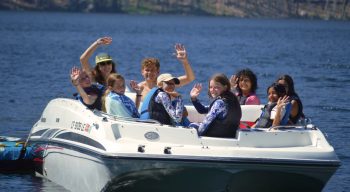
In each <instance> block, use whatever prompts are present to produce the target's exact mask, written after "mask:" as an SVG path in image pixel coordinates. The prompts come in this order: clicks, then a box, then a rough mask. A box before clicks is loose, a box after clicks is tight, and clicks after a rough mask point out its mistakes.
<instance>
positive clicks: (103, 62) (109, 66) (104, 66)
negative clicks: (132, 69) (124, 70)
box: [80, 37, 117, 86]
mask: <svg viewBox="0 0 350 192" xmlns="http://www.w3.org/2000/svg"><path fill="white" fill-rule="evenodd" d="M111 43H112V38H111V37H101V38H98V39H97V40H96V41H94V42H93V43H92V44H91V45H90V46H89V47H88V48H87V49H86V50H85V51H84V53H83V54H82V55H81V56H80V63H81V66H82V68H83V70H84V71H85V72H86V73H87V74H88V76H89V77H90V80H91V81H92V82H93V83H97V84H100V85H103V86H106V80H107V78H108V76H109V74H112V73H116V72H117V71H116V69H115V67H116V63H115V62H114V61H113V59H112V57H111V56H110V55H109V54H107V53H99V54H97V55H96V57H95V64H96V65H95V66H94V67H93V68H91V65H90V63H89V59H90V57H91V56H92V55H93V54H94V52H95V51H96V49H97V48H98V47H100V46H107V45H110V44H111Z"/></svg>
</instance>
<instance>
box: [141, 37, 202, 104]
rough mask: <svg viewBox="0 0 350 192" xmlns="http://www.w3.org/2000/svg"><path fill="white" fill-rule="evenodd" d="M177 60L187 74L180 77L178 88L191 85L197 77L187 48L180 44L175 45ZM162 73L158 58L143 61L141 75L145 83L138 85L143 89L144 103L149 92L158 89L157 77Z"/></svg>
mask: <svg viewBox="0 0 350 192" xmlns="http://www.w3.org/2000/svg"><path fill="white" fill-rule="evenodd" d="M175 51H176V54H175V55H176V58H177V59H178V60H179V61H180V62H181V63H182V65H183V68H184V70H185V74H184V75H181V76H179V77H178V79H179V80H180V83H179V84H177V85H176V87H182V86H184V85H187V84H189V83H191V82H192V81H193V80H194V79H195V75H194V73H193V70H192V67H191V65H190V63H189V60H188V57H187V51H186V49H185V46H184V45H182V44H179V43H176V44H175ZM159 73H160V62H159V60H158V59H156V58H145V59H143V60H142V64H141V74H142V76H143V78H144V81H142V82H140V83H139V84H138V85H139V86H140V87H141V89H142V93H141V95H142V98H141V101H143V100H144V99H145V97H146V95H147V94H148V92H149V91H150V90H151V89H153V88H157V77H158V75H159Z"/></svg>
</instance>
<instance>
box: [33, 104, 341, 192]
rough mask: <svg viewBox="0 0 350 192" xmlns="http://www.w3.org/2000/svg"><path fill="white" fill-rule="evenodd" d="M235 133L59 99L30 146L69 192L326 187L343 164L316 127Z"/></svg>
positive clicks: (47, 172) (42, 166)
mask: <svg viewBox="0 0 350 192" xmlns="http://www.w3.org/2000/svg"><path fill="white" fill-rule="evenodd" d="M77 122H78V123H77ZM237 135H238V136H237V138H236V139H225V138H208V137H198V135H197V134H196V130H194V129H185V128H175V127H169V126H162V125H158V124H153V123H140V122H135V120H122V119H114V118H110V117H108V116H106V115H104V114H101V113H99V112H95V113H93V112H91V111H89V110H87V109H85V108H84V107H83V106H82V105H81V104H79V103H78V102H75V101H72V100H68V99H56V100H53V101H52V102H51V103H50V104H49V105H48V107H47V108H46V109H45V111H44V113H43V116H42V117H41V119H40V120H39V122H38V123H37V124H36V125H35V126H34V127H33V130H32V135H31V137H30V144H31V145H33V146H37V147H38V149H40V150H37V151H40V153H38V156H39V157H40V158H41V159H42V163H41V164H40V163H39V164H38V167H37V171H38V172H39V173H40V174H42V175H43V176H45V177H47V178H48V179H50V180H51V181H53V182H55V183H57V184H59V185H62V186H63V187H65V188H67V189H69V190H71V191H101V190H102V191H150V190H152V191H321V190H322V188H323V187H324V185H325V184H326V183H327V181H328V180H329V178H330V177H331V176H332V175H333V174H334V172H335V171H336V169H337V168H338V167H339V165H340V162H339V160H338V158H337V156H336V154H335V153H334V149H333V148H332V147H331V146H330V145H329V144H328V143H327V141H326V139H325V138H324V136H323V134H322V132H321V131H320V130H318V129H312V130H306V129H305V130H299V129H298V130H289V131H275V132H270V131H239V132H238V134H237Z"/></svg>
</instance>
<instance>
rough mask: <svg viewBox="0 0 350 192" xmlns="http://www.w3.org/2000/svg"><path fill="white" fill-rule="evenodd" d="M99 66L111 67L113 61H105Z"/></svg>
mask: <svg viewBox="0 0 350 192" xmlns="http://www.w3.org/2000/svg"><path fill="white" fill-rule="evenodd" d="M98 64H99V65H102V66H104V65H110V64H112V61H104V62H100V63H98Z"/></svg>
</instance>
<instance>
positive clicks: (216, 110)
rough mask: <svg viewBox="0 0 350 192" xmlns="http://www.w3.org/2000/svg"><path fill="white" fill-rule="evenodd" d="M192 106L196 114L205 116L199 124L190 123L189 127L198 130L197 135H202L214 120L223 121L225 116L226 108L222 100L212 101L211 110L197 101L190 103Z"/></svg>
mask: <svg viewBox="0 0 350 192" xmlns="http://www.w3.org/2000/svg"><path fill="white" fill-rule="evenodd" d="M192 104H193V106H194V107H195V108H196V110H197V111H198V113H200V114H205V113H207V115H206V116H205V119H204V120H203V122H201V123H191V124H190V125H189V127H193V128H196V129H197V130H198V135H203V134H204V133H205V132H206V130H207V129H208V127H209V125H210V123H211V122H213V121H214V119H216V118H218V119H224V118H225V117H226V115H227V107H226V105H225V102H224V101H223V100H222V99H217V100H215V101H214V103H213V105H212V107H211V108H209V106H203V105H202V104H201V103H200V102H199V101H198V99H197V100H195V101H192Z"/></svg>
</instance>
